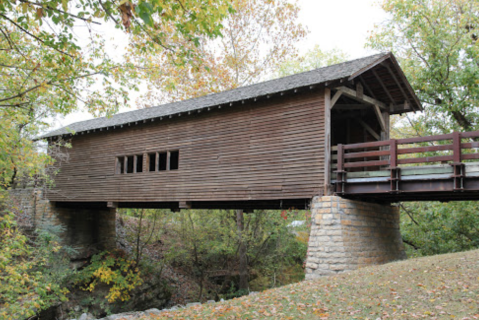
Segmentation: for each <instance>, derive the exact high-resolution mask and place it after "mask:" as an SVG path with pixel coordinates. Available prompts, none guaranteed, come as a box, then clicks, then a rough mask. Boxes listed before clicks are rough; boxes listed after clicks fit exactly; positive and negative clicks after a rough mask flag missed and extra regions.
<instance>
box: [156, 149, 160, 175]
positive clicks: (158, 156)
mask: <svg viewBox="0 0 479 320" xmlns="http://www.w3.org/2000/svg"><path fill="white" fill-rule="evenodd" d="M159 163H160V154H159V153H158V152H155V171H160V166H159Z"/></svg>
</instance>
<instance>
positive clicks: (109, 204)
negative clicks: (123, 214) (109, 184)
mask: <svg viewBox="0 0 479 320" xmlns="http://www.w3.org/2000/svg"><path fill="white" fill-rule="evenodd" d="M106 206H107V207H108V208H113V209H117V208H118V202H113V201H108V202H107V203H106Z"/></svg>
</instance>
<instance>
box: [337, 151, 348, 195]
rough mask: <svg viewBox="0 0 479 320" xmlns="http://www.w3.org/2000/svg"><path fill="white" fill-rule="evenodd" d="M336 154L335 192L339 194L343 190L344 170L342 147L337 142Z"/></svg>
mask: <svg viewBox="0 0 479 320" xmlns="http://www.w3.org/2000/svg"><path fill="white" fill-rule="evenodd" d="M337 156H338V160H337V171H336V193H338V194H341V193H343V192H344V183H345V180H346V172H345V171H344V148H343V145H342V144H341V143H340V144H338V154H337Z"/></svg>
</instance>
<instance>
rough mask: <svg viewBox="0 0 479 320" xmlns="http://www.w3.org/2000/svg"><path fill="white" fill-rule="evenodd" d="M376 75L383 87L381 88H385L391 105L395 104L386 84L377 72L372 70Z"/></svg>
mask: <svg viewBox="0 0 479 320" xmlns="http://www.w3.org/2000/svg"><path fill="white" fill-rule="evenodd" d="M371 71H372V72H373V74H374V77H376V80H378V82H379V84H380V85H381V87H382V88H383V90H384V92H386V94H387V96H388V98H389V100H391V103H392V104H394V99H393V97H392V96H391V93H390V92H389V90H388V88H387V87H386V85H385V84H384V82H383V81H382V80H381V78H380V77H379V76H378V74H377V72H376V70H374V69H372V70H371Z"/></svg>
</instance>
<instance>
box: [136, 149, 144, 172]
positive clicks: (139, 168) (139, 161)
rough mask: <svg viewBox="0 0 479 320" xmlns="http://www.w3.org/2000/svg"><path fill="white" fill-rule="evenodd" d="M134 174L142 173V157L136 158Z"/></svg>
mask: <svg viewBox="0 0 479 320" xmlns="http://www.w3.org/2000/svg"><path fill="white" fill-rule="evenodd" d="M136 172H137V173H139V172H143V155H142V154H140V155H137V156H136Z"/></svg>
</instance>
